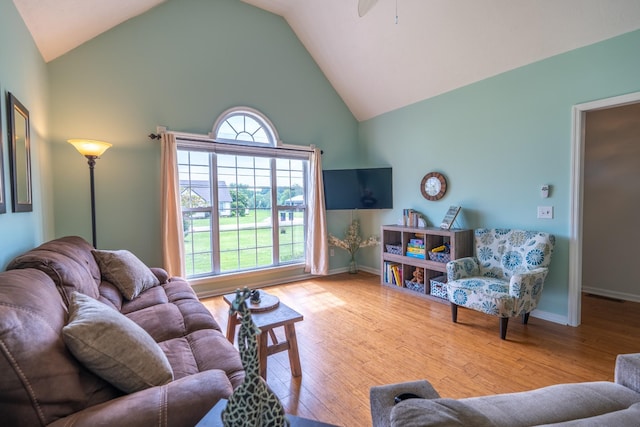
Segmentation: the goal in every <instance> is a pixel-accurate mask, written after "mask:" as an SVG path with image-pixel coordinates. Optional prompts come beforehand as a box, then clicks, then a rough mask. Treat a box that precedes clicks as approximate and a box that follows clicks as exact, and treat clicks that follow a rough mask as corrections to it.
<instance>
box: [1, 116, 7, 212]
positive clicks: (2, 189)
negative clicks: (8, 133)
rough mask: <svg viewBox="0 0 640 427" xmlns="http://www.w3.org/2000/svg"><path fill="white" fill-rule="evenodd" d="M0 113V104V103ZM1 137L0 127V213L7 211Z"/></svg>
mask: <svg viewBox="0 0 640 427" xmlns="http://www.w3.org/2000/svg"><path fill="white" fill-rule="evenodd" d="M0 114H2V106H1V105H0ZM0 123H1V122H0ZM0 127H1V126H0ZM2 139H3V138H2V129H0V214H3V213H6V212H7V199H6V198H5V197H4V160H3V158H2V152H3V151H4V144H3V143H2Z"/></svg>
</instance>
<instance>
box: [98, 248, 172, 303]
mask: <svg viewBox="0 0 640 427" xmlns="http://www.w3.org/2000/svg"><path fill="white" fill-rule="evenodd" d="M92 252H93V256H94V257H95V259H96V261H97V262H98V266H99V267H100V274H102V277H104V278H105V279H106V280H108V281H109V282H111V283H113V284H114V285H115V286H116V287H117V288H118V289H119V290H120V292H122V296H124V297H125V298H126V299H128V300H132V299H134V298H135V297H137V296H138V295H140V293H141V292H142V291H144V290H145V289H149V288H152V287H154V286H157V285H159V284H160V281H159V280H158V278H157V277H156V276H155V275H154V274H153V273H152V272H151V269H150V268H149V267H147V266H146V265H145V264H144V263H143V262H142V261H140V260H139V259H138V257H136V256H135V255H134V254H132V253H131V252H129V251H127V250H119V251H100V250H93V251H92Z"/></svg>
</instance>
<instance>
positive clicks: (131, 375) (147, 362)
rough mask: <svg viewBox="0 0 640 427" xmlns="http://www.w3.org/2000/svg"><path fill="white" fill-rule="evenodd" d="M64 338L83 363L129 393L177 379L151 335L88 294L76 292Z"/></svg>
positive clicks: (63, 333) (73, 296)
mask: <svg viewBox="0 0 640 427" xmlns="http://www.w3.org/2000/svg"><path fill="white" fill-rule="evenodd" d="M62 338H63V340H64V342H65V344H66V345H67V347H68V348H69V351H71V353H72V354H73V355H74V356H75V357H76V359H78V360H79V361H80V363H82V364H83V365H84V366H85V367H86V368H87V369H89V370H90V371H91V372H93V373H94V374H96V375H98V376H99V377H101V378H102V379H104V380H106V381H108V382H109V383H111V384H112V385H114V386H115V387H117V388H119V389H120V390H122V391H124V392H126V393H133V392H136V391H139V390H144V389H145V388H148V387H152V386H157V385H162V384H166V383H168V382H170V381H172V380H173V371H172V370H171V365H169V361H168V360H167V356H166V355H165V354H164V352H163V351H162V349H161V348H160V346H158V344H157V343H156V342H155V341H154V340H153V338H151V335H149V334H148V333H147V332H146V331H145V330H144V329H142V328H141V327H140V326H138V325H137V324H136V323H134V322H133V321H132V320H131V319H129V318H128V317H126V316H125V315H123V314H122V313H120V312H118V311H116V310H114V309H112V308H110V307H109V306H107V305H106V304H103V303H101V302H100V301H98V300H95V299H93V298H91V297H89V296H87V295H84V294H81V293H78V292H74V293H73V294H72V298H71V303H70V306H69V322H68V323H67V325H66V326H65V327H64V328H62Z"/></svg>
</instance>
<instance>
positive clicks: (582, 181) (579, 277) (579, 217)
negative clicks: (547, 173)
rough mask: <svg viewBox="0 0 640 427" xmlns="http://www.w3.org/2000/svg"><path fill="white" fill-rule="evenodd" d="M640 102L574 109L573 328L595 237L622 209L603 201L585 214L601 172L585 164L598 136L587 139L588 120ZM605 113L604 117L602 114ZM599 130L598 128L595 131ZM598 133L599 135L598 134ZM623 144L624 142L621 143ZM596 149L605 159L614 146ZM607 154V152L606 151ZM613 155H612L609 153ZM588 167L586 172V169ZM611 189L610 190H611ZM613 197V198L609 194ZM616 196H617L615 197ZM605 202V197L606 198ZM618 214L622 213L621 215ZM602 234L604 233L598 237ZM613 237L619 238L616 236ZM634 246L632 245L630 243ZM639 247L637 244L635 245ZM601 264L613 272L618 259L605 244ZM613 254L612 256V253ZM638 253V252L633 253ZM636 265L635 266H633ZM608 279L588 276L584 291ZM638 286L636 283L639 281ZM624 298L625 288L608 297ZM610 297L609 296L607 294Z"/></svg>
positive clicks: (612, 101)
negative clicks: (601, 208)
mask: <svg viewBox="0 0 640 427" xmlns="http://www.w3.org/2000/svg"><path fill="white" fill-rule="evenodd" d="M639 103H640V92H638V93H633V94H629V95H623V96H618V97H614V98H608V99H603V100H599V101H594V102H589V103H585V104H579V105H576V106H574V108H573V144H572V166H571V169H572V179H571V194H572V200H571V237H570V244H569V304H568V305H569V307H568V323H569V324H570V325H571V326H578V325H579V324H580V322H581V304H582V302H581V296H582V290H583V273H585V271H583V270H584V268H583V267H584V263H585V262H586V261H587V260H590V261H589V262H590V265H591V264H592V263H593V257H594V256H595V255H594V253H593V252H592V251H591V246H593V242H594V239H597V237H596V236H604V234H603V233H605V232H606V230H604V227H606V222H607V218H612V221H614V222H615V218H616V209H620V206H616V205H615V204H614V205H611V206H606V205H605V203H606V202H602V203H601V204H602V205H603V206H604V211H603V212H592V211H589V212H586V211H585V209H586V208H589V207H590V204H588V203H586V202H585V201H586V197H585V194H586V191H585V185H587V186H590V187H589V189H590V190H593V189H594V188H596V187H595V186H594V182H596V180H595V179H594V178H595V177H594V174H597V173H598V171H597V170H596V171H594V170H593V163H592V159H591V158H590V159H589V161H588V162H587V163H586V164H585V161H586V160H585V151H586V141H590V140H593V138H597V135H593V138H592V135H590V136H587V130H589V129H591V130H590V131H593V129H594V128H593V127H592V126H589V125H588V120H589V118H590V117H592V118H597V119H598V120H600V119H602V118H604V117H607V116H608V114H607V113H608V111H607V110H611V109H613V108H619V107H624V106H633V107H632V108H634V109H635V108H636V107H635V104H639ZM600 112H603V114H600ZM616 125H619V123H617V124H616V123H614V122H611V121H610V120H609V121H608V124H605V125H603V126H610V127H611V128H615V126H616ZM596 129H597V128H596ZM596 133H597V132H596ZM619 143H622V142H619ZM636 144H637V145H638V146H640V142H638V141H637V140H636ZM593 148H595V149H596V157H597V156H603V158H604V157H606V154H607V152H606V150H607V149H611V148H612V147H606V145H604V144H602V143H601V142H598V143H597V144H596V145H595V146H594V147H591V146H590V147H589V149H590V153H593ZM598 148H600V150H601V152H600V153H598V152H597V149H598ZM603 151H604V152H603ZM610 154H611V152H610ZM608 160H609V161H610V160H612V158H609V159H608ZM602 165H604V166H605V167H606V165H607V162H603V163H602ZM587 166H588V167H589V169H588V170H587V169H586V167H587ZM601 172H602V171H601ZM607 179H611V176H608V178H607ZM619 184H624V180H620V181H619ZM627 185H634V186H637V181H635V180H630V181H629V182H627ZM609 190H610V189H609ZM599 194H601V195H606V194H607V192H606V189H604V190H602V191H601V193H599ZM609 196H611V195H609ZM613 196H615V195H613ZM605 199H606V198H605ZM607 210H608V212H609V213H610V215H609V216H608V217H605V218H602V219H598V220H594V215H595V216H598V215H604V212H606V211H607ZM618 213H619V212H618ZM598 221H601V223H603V225H601V226H600V225H598V226H597V227H598V229H597V230H595V231H594V230H592V229H591V228H590V229H589V232H588V233H585V231H584V230H585V227H586V226H587V225H589V226H590V227H593V224H597V223H598ZM598 233H601V234H598ZM613 237H614V238H615V237H616V236H613ZM617 237H618V238H619V237H620V232H618V236H617ZM587 242H588V243H589V251H585V246H584V245H585V243H587ZM631 243H632V242H631ZM636 246H637V245H636ZM601 250H602V257H603V259H602V261H601V262H599V263H597V265H598V266H599V267H600V268H601V270H602V271H603V272H604V271H609V272H610V271H611V270H612V269H611V267H607V265H608V264H607V260H609V261H610V260H611V259H612V258H611V257H614V256H616V255H615V252H616V250H615V249H612V248H610V247H606V245H605V244H603V245H602V248H601ZM612 252H613V253H612ZM633 252H635V251H633ZM631 265H633V264H631ZM587 273H589V274H591V273H592V270H589V271H587ZM606 280H607V279H606V278H605V277H603V276H597V277H596V276H594V277H591V276H590V277H589V281H588V282H589V283H588V286H587V287H585V288H589V289H593V290H596V291H598V286H600V285H598V283H602V282H603V281H606ZM609 280H612V281H615V280H617V279H616V278H611V279H609ZM636 283H637V282H636ZM616 292H617V293H618V294H619V295H624V288H622V289H621V290H617V291H609V294H610V295H609V296H613V295H615V294H616ZM598 293H600V294H603V293H604V294H606V293H607V292H605V291H602V290H600V291H599V292H598ZM605 296H607V295H605Z"/></svg>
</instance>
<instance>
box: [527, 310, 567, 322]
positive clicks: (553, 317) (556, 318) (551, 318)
mask: <svg viewBox="0 0 640 427" xmlns="http://www.w3.org/2000/svg"><path fill="white" fill-rule="evenodd" d="M531 317H535V318H536V319H541V320H546V321H548V322H553V323H559V324H561V325H568V324H569V319H568V318H567V316H561V315H559V314H555V313H549V312H548V311H540V310H538V309H536V310H533V311H532V312H531Z"/></svg>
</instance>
